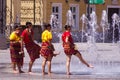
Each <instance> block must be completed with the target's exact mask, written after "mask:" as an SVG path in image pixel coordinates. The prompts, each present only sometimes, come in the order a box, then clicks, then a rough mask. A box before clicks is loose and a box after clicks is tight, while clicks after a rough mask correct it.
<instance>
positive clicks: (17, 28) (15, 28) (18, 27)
mask: <svg viewBox="0 0 120 80" xmlns="http://www.w3.org/2000/svg"><path fill="white" fill-rule="evenodd" d="M21 29H22V27H21V26H20V25H15V26H14V30H21Z"/></svg>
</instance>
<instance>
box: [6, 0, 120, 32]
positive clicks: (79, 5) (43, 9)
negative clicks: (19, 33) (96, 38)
mask: <svg viewBox="0 0 120 80" xmlns="http://www.w3.org/2000/svg"><path fill="white" fill-rule="evenodd" d="M87 8H88V5H87V4H85V3H84V0H7V8H6V9H7V16H6V21H7V23H6V25H9V24H12V23H20V24H21V25H25V22H26V21H31V22H32V23H33V24H35V25H42V24H43V23H44V22H47V23H49V22H50V18H51V14H54V15H56V16H57V18H58V22H59V27H60V28H59V29H58V31H59V30H60V31H62V30H63V28H62V26H64V25H65V24H66V21H67V16H66V14H67V11H68V10H71V11H72V14H73V18H74V25H75V28H74V31H78V30H81V21H80V17H81V16H82V14H87V10H88V9H87ZM92 10H94V11H95V12H96V14H97V19H98V24H99V23H100V20H101V14H102V10H106V11H107V14H108V16H109V17H108V20H109V22H111V16H112V15H113V13H117V14H118V15H120V0H105V4H100V5H99V4H97V5H90V12H91V11H92Z"/></svg>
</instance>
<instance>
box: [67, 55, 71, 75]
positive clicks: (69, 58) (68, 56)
mask: <svg viewBox="0 0 120 80" xmlns="http://www.w3.org/2000/svg"><path fill="white" fill-rule="evenodd" d="M70 61H71V55H67V60H66V68H67V75H70Z"/></svg>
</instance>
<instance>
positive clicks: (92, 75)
mask: <svg viewBox="0 0 120 80" xmlns="http://www.w3.org/2000/svg"><path fill="white" fill-rule="evenodd" d="M58 45H60V44H57V45H56V44H55V48H56V46H57V48H56V49H57V50H58V51H60V52H61V54H60V55H59V56H57V57H55V58H53V61H52V72H53V73H52V75H51V76H49V75H48V74H46V75H45V76H42V74H41V69H42V68H41V62H42V58H40V59H38V60H37V61H36V62H35V63H34V66H33V73H32V74H29V73H27V70H28V62H29V57H28V55H27V52H26V51H25V53H26V55H25V62H24V67H23V70H24V71H25V73H22V74H14V73H13V72H12V68H11V64H10V55H9V48H8V49H6V50H0V80H68V79H69V80H120V62H119V60H120V59H119V58H118V57H119V55H117V56H118V57H116V56H115V58H116V59H111V58H110V56H111V55H112V53H113V46H110V45H109V46H107V48H106V45H103V46H104V47H105V48H104V49H103V46H102V45H99V46H100V47H98V50H97V51H99V52H102V53H101V54H103V53H106V55H107V54H108V53H109V57H108V58H107V57H106V58H107V59H108V60H107V61H106V59H104V58H103V57H102V56H103V55H100V56H99V57H97V58H99V59H95V60H97V61H93V60H94V59H93V58H96V57H94V56H93V58H92V57H88V55H86V51H85V49H86V47H85V46H86V45H83V44H81V45H80V46H83V47H84V48H83V47H80V51H81V52H82V54H83V57H84V58H85V59H86V60H87V61H88V62H89V63H90V64H93V65H94V68H88V67H86V66H85V65H84V64H82V63H81V62H79V61H78V59H76V58H75V57H72V61H71V73H72V75H69V76H68V75H66V67H65V60H66V58H65V55H64V53H63V50H62V48H59V46H58ZM101 46H102V47H101ZM115 47H116V46H115ZM106 55H105V56H106ZM89 56H91V54H89ZM112 57H113V58H114V56H112ZM101 58H103V59H101ZM102 60H104V61H102ZM46 72H47V67H46Z"/></svg>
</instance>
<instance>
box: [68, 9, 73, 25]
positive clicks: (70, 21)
mask: <svg viewBox="0 0 120 80" xmlns="http://www.w3.org/2000/svg"><path fill="white" fill-rule="evenodd" d="M66 16H67V22H66V25H70V26H72V27H74V19H73V14H72V12H71V10H68V12H67V15H66Z"/></svg>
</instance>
